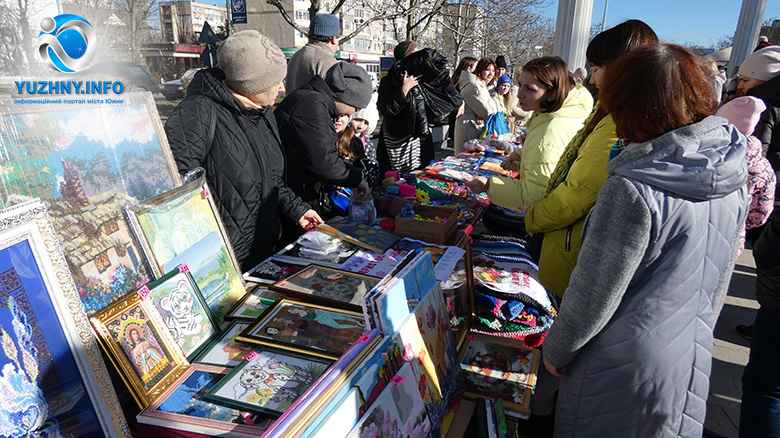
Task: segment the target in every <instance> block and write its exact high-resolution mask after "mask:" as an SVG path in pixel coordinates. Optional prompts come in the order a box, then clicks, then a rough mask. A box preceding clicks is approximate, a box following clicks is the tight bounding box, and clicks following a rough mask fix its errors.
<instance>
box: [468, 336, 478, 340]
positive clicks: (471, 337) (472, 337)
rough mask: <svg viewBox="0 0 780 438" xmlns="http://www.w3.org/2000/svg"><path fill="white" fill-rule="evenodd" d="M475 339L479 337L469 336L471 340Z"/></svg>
mask: <svg viewBox="0 0 780 438" xmlns="http://www.w3.org/2000/svg"><path fill="white" fill-rule="evenodd" d="M474 339H477V337H476V336H474V335H471V336H469V341H473V340H474Z"/></svg>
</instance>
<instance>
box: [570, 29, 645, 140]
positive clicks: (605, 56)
mask: <svg viewBox="0 0 780 438" xmlns="http://www.w3.org/2000/svg"><path fill="white" fill-rule="evenodd" d="M650 44H658V36H656V34H655V32H654V31H653V29H651V28H650V26H648V25H647V24H645V22H643V21H640V20H628V21H624V22H623V23H620V24H618V25H617V26H615V27H613V28H610V29H607V30H605V31H604V32H601V33H600V34H598V35H596V36H595V37H594V38H593V41H591V42H590V44H588V50H587V52H586V56H587V58H588V63H589V64H590V65H596V66H599V67H601V68H603V69H606V68H607V66H609V65H610V64H612V63H613V62H614V61H615V60H616V59H618V58H620V57H621V56H623V55H625V54H626V53H628V52H630V51H631V50H634V49H636V48H639V47H643V46H647V45H650ZM606 116H607V111H606V110H605V109H604V107H603V106H602V105H598V106H597V107H596V113H595V114H593V117H591V118H590V122H588V126H586V127H585V135H586V136H587V135H590V133H591V132H593V130H594V129H596V126H597V125H598V124H599V122H600V121H601V120H602V119H603V118H604V117H606Z"/></svg>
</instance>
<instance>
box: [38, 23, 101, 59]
mask: <svg viewBox="0 0 780 438" xmlns="http://www.w3.org/2000/svg"><path fill="white" fill-rule="evenodd" d="M37 44H38V54H39V55H41V59H42V60H43V61H44V62H47V63H49V64H50V65H51V66H52V67H54V68H55V69H57V70H59V71H61V72H63V73H76V72H77V71H80V70H83V69H84V67H86V66H87V65H89V63H90V62H91V61H92V58H94V57H95V50H97V41H96V40H95V29H94V28H93V27H92V25H91V24H89V22H88V21H87V20H85V19H84V18H82V17H79V16H78V15H73V14H63V15H57V16H56V17H46V18H44V19H43V20H41V33H40V34H39V35H38V42H37Z"/></svg>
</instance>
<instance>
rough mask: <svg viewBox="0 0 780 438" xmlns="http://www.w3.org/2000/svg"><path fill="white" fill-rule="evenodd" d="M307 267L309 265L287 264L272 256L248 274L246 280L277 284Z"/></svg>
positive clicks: (245, 275) (245, 276)
mask: <svg viewBox="0 0 780 438" xmlns="http://www.w3.org/2000/svg"><path fill="white" fill-rule="evenodd" d="M306 266H308V264H300V263H291V262H286V261H283V260H279V259H277V258H276V257H273V256H272V257H269V258H267V259H265V260H263V261H262V262H260V264H259V265H257V266H255V267H254V268H252V269H250V270H249V271H248V272H246V273H245V274H244V279H245V280H246V281H254V282H256V283H275V282H277V281H279V280H281V279H283V278H287V277H289V276H290V275H292V274H294V273H296V272H298V271H300V270H301V269H303V268H305V267H306Z"/></svg>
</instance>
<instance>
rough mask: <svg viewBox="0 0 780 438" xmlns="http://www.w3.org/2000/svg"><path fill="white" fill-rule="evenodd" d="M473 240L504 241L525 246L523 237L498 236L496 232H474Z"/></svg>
mask: <svg viewBox="0 0 780 438" xmlns="http://www.w3.org/2000/svg"><path fill="white" fill-rule="evenodd" d="M472 238H473V240H474V242H504V243H515V244H518V245H521V246H523V247H525V239H520V238H519V237H511V236H500V235H496V234H476V235H474V236H472Z"/></svg>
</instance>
